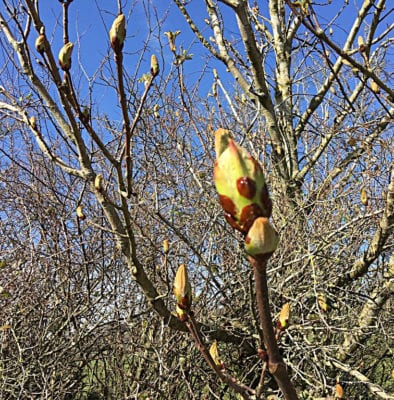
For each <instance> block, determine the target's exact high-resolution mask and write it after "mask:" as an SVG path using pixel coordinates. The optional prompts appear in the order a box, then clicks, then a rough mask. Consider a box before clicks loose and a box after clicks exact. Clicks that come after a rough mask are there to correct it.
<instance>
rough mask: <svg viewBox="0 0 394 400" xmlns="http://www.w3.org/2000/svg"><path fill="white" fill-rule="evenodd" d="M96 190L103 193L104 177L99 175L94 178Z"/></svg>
mask: <svg viewBox="0 0 394 400" xmlns="http://www.w3.org/2000/svg"><path fill="white" fill-rule="evenodd" d="M94 188H95V189H96V190H97V191H98V192H100V193H101V192H102V191H103V175H102V174H97V175H96V177H95V178H94Z"/></svg>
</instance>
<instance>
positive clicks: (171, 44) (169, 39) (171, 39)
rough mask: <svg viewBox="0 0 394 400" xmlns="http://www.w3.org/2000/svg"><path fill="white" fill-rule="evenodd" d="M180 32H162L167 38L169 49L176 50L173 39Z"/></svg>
mask: <svg viewBox="0 0 394 400" xmlns="http://www.w3.org/2000/svg"><path fill="white" fill-rule="evenodd" d="M180 33H181V31H175V32H171V31H169V32H164V34H165V35H166V36H167V38H168V43H169V44H170V50H171V51H176V46H175V39H176V37H177V36H178V35H179V34H180Z"/></svg>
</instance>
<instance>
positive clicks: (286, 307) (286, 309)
mask: <svg viewBox="0 0 394 400" xmlns="http://www.w3.org/2000/svg"><path fill="white" fill-rule="evenodd" d="M289 318H290V303H285V304H283V306H282V309H281V310H280V314H279V324H280V326H279V329H286V328H287V327H288V325H289Z"/></svg>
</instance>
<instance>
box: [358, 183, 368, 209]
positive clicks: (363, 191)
mask: <svg viewBox="0 0 394 400" xmlns="http://www.w3.org/2000/svg"><path fill="white" fill-rule="evenodd" d="M360 201H361V203H362V204H363V205H364V206H367V205H368V194H367V190H366V189H365V188H364V187H363V188H361V190H360Z"/></svg>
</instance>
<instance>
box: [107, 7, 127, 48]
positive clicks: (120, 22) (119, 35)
mask: <svg viewBox="0 0 394 400" xmlns="http://www.w3.org/2000/svg"><path fill="white" fill-rule="evenodd" d="M125 38H126V20H125V16H124V14H119V15H118V16H117V17H116V18H115V20H114V22H113V23H112V27H111V29H110V31H109V41H110V42H111V47H112V49H113V50H114V51H115V52H116V51H120V50H122V48H123V43H124V40H125Z"/></svg>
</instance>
